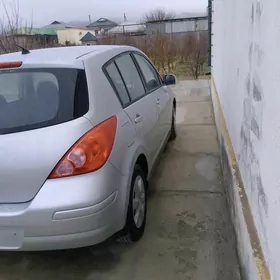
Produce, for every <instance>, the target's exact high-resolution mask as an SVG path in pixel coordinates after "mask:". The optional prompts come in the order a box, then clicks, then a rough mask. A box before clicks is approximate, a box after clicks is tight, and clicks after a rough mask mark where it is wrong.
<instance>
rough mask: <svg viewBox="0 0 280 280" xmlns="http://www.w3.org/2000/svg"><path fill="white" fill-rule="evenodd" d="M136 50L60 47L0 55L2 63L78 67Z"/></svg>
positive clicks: (99, 46)
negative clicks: (97, 57)
mask: <svg viewBox="0 0 280 280" xmlns="http://www.w3.org/2000/svg"><path fill="white" fill-rule="evenodd" d="M133 49H135V48H133V47H129V46H110V45H96V46H74V47H58V48H46V49H37V50H30V53H29V54H22V53H21V52H15V53H9V54H3V55H0V62H12V61H22V63H23V65H24V64H48V65H51V64H54V65H56V64H57V65H69V66H70V65H78V64H79V63H82V61H83V60H85V59H87V58H88V57H92V56H95V55H98V54H101V53H105V52H110V51H112V50H114V53H116V52H117V53H118V52H120V53H121V52H123V51H127V50H133Z"/></svg>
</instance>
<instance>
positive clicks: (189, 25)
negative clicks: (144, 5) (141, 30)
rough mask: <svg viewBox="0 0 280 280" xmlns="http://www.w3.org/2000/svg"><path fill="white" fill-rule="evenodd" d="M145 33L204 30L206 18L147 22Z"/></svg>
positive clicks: (206, 25) (206, 24)
mask: <svg viewBox="0 0 280 280" xmlns="http://www.w3.org/2000/svg"><path fill="white" fill-rule="evenodd" d="M146 26H147V27H146V28H147V34H152V33H155V32H160V33H182V32H190V31H205V30H208V20H207V19H204V18H203V19H197V20H195V19H193V20H190V19H186V20H182V21H167V22H155V23H147V24H146Z"/></svg>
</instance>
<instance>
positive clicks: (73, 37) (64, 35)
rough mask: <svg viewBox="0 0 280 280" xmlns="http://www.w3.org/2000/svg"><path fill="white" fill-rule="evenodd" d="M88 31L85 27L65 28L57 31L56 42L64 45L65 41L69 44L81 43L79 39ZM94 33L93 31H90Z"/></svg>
mask: <svg viewBox="0 0 280 280" xmlns="http://www.w3.org/2000/svg"><path fill="white" fill-rule="evenodd" d="M88 32H89V30H87V29H79V28H67V29H62V30H58V31H57V37H58V42H59V44H61V45H66V43H65V42H66V41H67V42H69V43H70V44H75V45H82V43H81V41H80V40H81V39H82V38H83V37H84V36H85V35H86V34H87V33H88ZM92 34H93V35H94V32H92Z"/></svg>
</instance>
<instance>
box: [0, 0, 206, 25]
mask: <svg viewBox="0 0 280 280" xmlns="http://www.w3.org/2000/svg"><path fill="white" fill-rule="evenodd" d="M2 1H3V2H4V3H5V5H6V6H7V8H9V9H10V8H11V7H12V6H13V3H15V2H17V1H18V2H19V6H20V15H21V17H22V18H23V19H24V20H27V19H31V18H32V17H33V22H34V25H39V26H40V25H44V24H48V23H50V22H52V21H54V20H58V21H59V20H60V21H72V20H84V21H87V20H88V16H89V14H90V15H91V18H92V20H96V19H98V18H100V17H106V18H109V19H110V18H112V19H114V20H116V19H122V18H123V14H124V13H126V16H127V19H128V20H137V19H139V18H141V17H142V15H143V13H145V12H147V11H149V10H152V9H154V8H164V9H165V10H167V11H169V10H170V11H174V12H176V13H183V12H205V11H206V7H207V3H208V1H207V0H0V15H1V14H2V16H3V7H2V6H1V5H2V4H1V2H2Z"/></svg>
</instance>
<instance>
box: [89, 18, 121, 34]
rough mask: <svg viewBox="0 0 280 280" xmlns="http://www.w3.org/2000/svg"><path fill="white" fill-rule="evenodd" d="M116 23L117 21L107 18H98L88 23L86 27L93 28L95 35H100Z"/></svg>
mask: <svg viewBox="0 0 280 280" xmlns="http://www.w3.org/2000/svg"><path fill="white" fill-rule="evenodd" d="M117 25H118V24H117V23H115V22H114V21H111V20H109V19H107V18H100V19H99V20H97V21H95V22H92V23H91V24H89V25H88V26H87V28H88V29H90V30H93V31H94V34H95V35H102V34H106V33H107V32H108V31H109V30H110V29H112V28H114V27H115V26H117Z"/></svg>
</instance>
